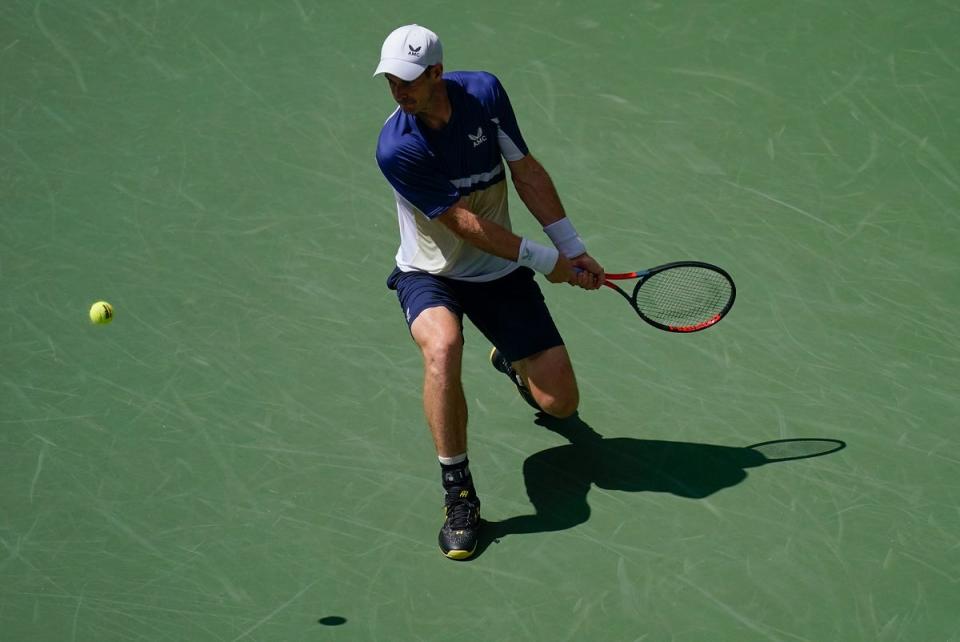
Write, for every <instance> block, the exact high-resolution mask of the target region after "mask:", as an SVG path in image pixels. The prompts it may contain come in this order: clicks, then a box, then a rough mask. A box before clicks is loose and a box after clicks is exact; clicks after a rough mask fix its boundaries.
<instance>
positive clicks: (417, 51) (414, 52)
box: [407, 45, 423, 58]
mask: <svg viewBox="0 0 960 642" xmlns="http://www.w3.org/2000/svg"><path fill="white" fill-rule="evenodd" d="M407 49H409V50H410V51H409V52H408V53H409V54H410V55H411V56H416V57H417V58H419V57H420V50H421V49H423V45H420V46H419V47H417V48H416V49H414V48H413V45H407Z"/></svg>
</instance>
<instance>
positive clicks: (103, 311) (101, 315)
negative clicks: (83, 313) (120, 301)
mask: <svg viewBox="0 0 960 642" xmlns="http://www.w3.org/2000/svg"><path fill="white" fill-rule="evenodd" d="M90 320H91V321H92V322H93V323H100V324H105V323H110V322H111V321H113V306H112V305H110V304H109V303H107V302H106V301H97V302H96V303H94V304H93V305H91V306H90Z"/></svg>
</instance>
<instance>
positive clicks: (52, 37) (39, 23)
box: [33, 2, 88, 94]
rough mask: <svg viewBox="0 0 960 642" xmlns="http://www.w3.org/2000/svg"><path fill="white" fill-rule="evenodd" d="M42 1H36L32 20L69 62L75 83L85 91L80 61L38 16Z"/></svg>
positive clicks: (85, 85)
mask: <svg viewBox="0 0 960 642" xmlns="http://www.w3.org/2000/svg"><path fill="white" fill-rule="evenodd" d="M41 4H43V3H42V2H38V3H37V4H36V5H35V6H34V8H33V20H34V22H36V23H37V28H38V29H40V33H42V34H43V37H44V38H46V39H47V40H49V41H50V44H51V45H53V48H54V49H55V50H56V51H57V53H58V54H60V55H61V56H63V57H64V58H65V59H66V61H67V62H68V63H69V64H70V67H71V68H72V69H73V75H74V76H75V77H76V79H77V84H78V85H80V90H81V91H83V93H85V94H86V93H88V92H87V82H86V81H85V80H84V79H83V69H81V68H80V63H78V62H77V59H76V58H74V57H73V54H71V53H70V51H69V50H68V49H67V48H66V47H65V46H64V45H63V43H62V42H61V41H60V40H59V39H58V38H57V37H56V36H55V35H53V34H52V33H50V30H49V29H47V26H46V25H45V24H44V23H43V19H42V18H41V17H40V5H41Z"/></svg>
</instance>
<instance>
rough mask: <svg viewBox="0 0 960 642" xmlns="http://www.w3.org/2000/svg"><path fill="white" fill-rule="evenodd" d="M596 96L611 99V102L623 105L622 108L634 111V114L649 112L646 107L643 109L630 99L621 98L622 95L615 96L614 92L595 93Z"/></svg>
mask: <svg viewBox="0 0 960 642" xmlns="http://www.w3.org/2000/svg"><path fill="white" fill-rule="evenodd" d="M597 96H599V97H600V98H606V99H607V100H609V101H611V102H613V103H616V104H617V105H620V106H621V107H623V108H624V109H626V110H627V111H629V112H631V113H634V114H648V113H650V112H648V111H647V110H646V109H644V108H643V107H639V106H637V105H636V104H635V103H634V102H633V101H632V100H627V99H626V98H623V97H622V96H617V95H615V94H597Z"/></svg>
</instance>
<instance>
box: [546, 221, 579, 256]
mask: <svg viewBox="0 0 960 642" xmlns="http://www.w3.org/2000/svg"><path fill="white" fill-rule="evenodd" d="M543 231H544V232H546V233H547V236H549V237H550V240H551V241H553V244H554V245H556V246H557V249H558V250H560V251H561V252H563V255H564V256H565V257H567V258H568V259H572V258H573V257H575V256H580V255H581V254H584V253H585V252H586V251H587V246H586V245H584V244H583V240H582V239H581V238H580V237H579V236H578V235H577V230H576V229H574V227H573V223H571V222H570V219H568V218H566V217H564V218H562V219H560V220H559V221H554V222H553V223H551V224H550V225H547V226H546V227H544V228H543Z"/></svg>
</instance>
